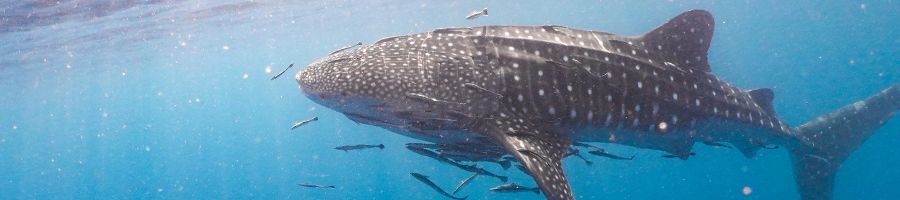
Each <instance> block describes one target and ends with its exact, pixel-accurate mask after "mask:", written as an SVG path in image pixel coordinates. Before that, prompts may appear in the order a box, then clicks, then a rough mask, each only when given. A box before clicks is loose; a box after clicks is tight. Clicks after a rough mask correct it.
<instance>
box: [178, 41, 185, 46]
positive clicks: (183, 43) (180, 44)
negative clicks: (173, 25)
mask: <svg viewBox="0 0 900 200" xmlns="http://www.w3.org/2000/svg"><path fill="white" fill-rule="evenodd" d="M178 45H179V46H182V47H184V46H187V42H184V41H182V42H181V43H178Z"/></svg>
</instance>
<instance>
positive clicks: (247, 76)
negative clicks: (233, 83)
mask: <svg viewBox="0 0 900 200" xmlns="http://www.w3.org/2000/svg"><path fill="white" fill-rule="evenodd" d="M249 77H250V75H249V74H247V73H244V76H242V78H243V79H247V78H249Z"/></svg>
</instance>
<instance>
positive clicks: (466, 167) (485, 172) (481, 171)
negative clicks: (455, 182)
mask: <svg viewBox="0 0 900 200" xmlns="http://www.w3.org/2000/svg"><path fill="white" fill-rule="evenodd" d="M456 167H458V168H460V169H462V170H466V171H469V172H474V173H476V174H482V175H486V176H490V177H494V178H497V179H500V182H506V181H508V180H509V177H506V176H500V175H497V174H494V173H491V172H490V171H488V170H485V169H484V168H480V167H478V166H476V165H463V164H459V163H457V165H456Z"/></svg>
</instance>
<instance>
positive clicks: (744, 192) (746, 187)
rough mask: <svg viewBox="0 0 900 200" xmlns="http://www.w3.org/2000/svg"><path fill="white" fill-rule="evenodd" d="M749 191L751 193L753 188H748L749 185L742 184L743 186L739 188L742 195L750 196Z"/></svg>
mask: <svg viewBox="0 0 900 200" xmlns="http://www.w3.org/2000/svg"><path fill="white" fill-rule="evenodd" d="M750 193H753V189H752V188H750V186H744V188H743V189H741V194H744V196H750Z"/></svg>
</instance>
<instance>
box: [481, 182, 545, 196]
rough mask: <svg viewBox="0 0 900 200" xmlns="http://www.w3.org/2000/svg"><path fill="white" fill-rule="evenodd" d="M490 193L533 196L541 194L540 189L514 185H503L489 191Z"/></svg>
mask: <svg viewBox="0 0 900 200" xmlns="http://www.w3.org/2000/svg"><path fill="white" fill-rule="evenodd" d="M489 190H490V191H491V192H527V191H530V192H534V193H535V194H540V193H541V188H539V187H525V186H521V185H519V184H516V183H507V184H503V185H498V186H496V187H493V188H491V189H489Z"/></svg>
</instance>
